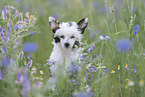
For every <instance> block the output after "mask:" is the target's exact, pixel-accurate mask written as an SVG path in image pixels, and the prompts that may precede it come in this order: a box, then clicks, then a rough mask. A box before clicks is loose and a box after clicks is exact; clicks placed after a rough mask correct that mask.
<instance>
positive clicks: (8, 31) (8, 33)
mask: <svg viewBox="0 0 145 97" xmlns="http://www.w3.org/2000/svg"><path fill="white" fill-rule="evenodd" d="M9 39H10V29H8V30H7V41H8V40H9Z"/></svg>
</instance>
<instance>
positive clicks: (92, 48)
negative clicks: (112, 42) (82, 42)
mask: <svg viewBox="0 0 145 97" xmlns="http://www.w3.org/2000/svg"><path fill="white" fill-rule="evenodd" d="M95 48H96V45H95V44H94V45H93V46H91V47H90V48H89V49H88V50H87V51H88V54H90V53H91V52H92V51H93V50H94V49H95Z"/></svg>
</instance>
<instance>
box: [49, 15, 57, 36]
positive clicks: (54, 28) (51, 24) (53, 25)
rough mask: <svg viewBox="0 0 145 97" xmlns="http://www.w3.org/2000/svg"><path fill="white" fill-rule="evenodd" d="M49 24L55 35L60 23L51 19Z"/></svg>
mask: <svg viewBox="0 0 145 97" xmlns="http://www.w3.org/2000/svg"><path fill="white" fill-rule="evenodd" d="M49 24H50V26H51V30H52V31H53V33H55V32H56V30H57V29H59V22H58V21H57V20H56V19H55V18H54V17H51V16H50V17H49Z"/></svg>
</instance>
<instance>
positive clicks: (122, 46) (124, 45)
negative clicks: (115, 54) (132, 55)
mask: <svg viewBox="0 0 145 97" xmlns="http://www.w3.org/2000/svg"><path fill="white" fill-rule="evenodd" d="M116 49H117V51H129V50H131V49H132V44H131V42H130V40H129V39H128V38H122V39H119V40H118V41H117V42H116Z"/></svg>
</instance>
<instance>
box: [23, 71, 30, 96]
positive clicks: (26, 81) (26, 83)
mask: <svg viewBox="0 0 145 97" xmlns="http://www.w3.org/2000/svg"><path fill="white" fill-rule="evenodd" d="M30 89H31V84H30V81H29V79H28V70H27V69H26V70H25V71H24V82H23V90H22V91H21V93H22V95H23V97H27V96H28V93H29V91H30Z"/></svg>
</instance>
